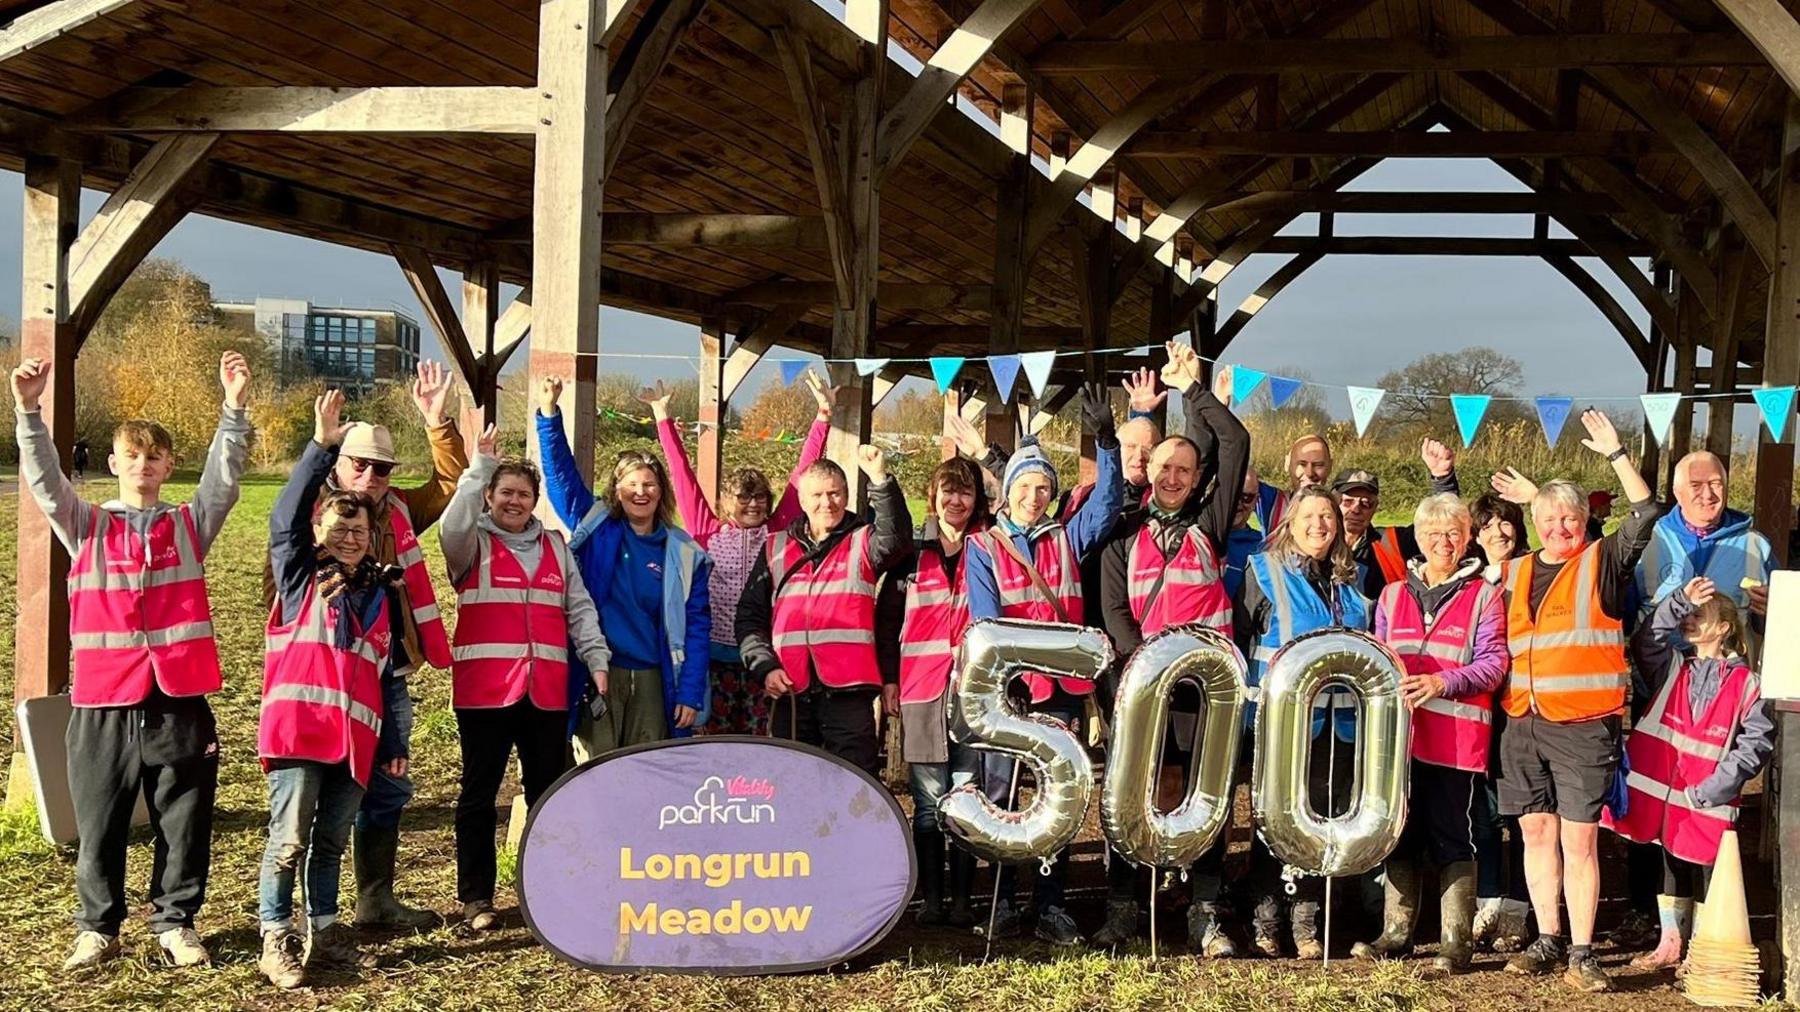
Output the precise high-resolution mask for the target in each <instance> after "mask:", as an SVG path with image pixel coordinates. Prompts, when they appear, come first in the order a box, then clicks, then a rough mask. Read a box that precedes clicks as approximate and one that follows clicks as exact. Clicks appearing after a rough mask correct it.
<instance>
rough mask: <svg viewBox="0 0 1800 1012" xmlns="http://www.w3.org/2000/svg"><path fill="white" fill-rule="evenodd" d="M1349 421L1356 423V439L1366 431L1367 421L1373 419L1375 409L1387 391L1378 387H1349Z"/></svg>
mask: <svg viewBox="0 0 1800 1012" xmlns="http://www.w3.org/2000/svg"><path fill="white" fill-rule="evenodd" d="M1348 389H1349V391H1350V420H1351V421H1353V422H1355V423H1356V435H1357V438H1358V439H1360V438H1362V434H1363V433H1364V432H1366V431H1368V428H1369V420H1370V419H1371V418H1374V417H1375V409H1376V408H1377V407H1379V406H1380V405H1381V399H1382V398H1383V397H1385V396H1387V391H1386V390H1383V389H1381V388H1380V387H1349V388H1348Z"/></svg>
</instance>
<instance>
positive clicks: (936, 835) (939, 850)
mask: <svg viewBox="0 0 1800 1012" xmlns="http://www.w3.org/2000/svg"><path fill="white" fill-rule="evenodd" d="M913 849H914V850H915V851H917V852H918V855H919V890H920V892H921V893H922V894H923V896H924V900H923V902H921V903H920V904H919V923H920V924H922V925H925V926H927V927H929V926H931V925H936V924H942V923H944V834H942V833H940V832H938V831H937V830H935V829H915V830H913Z"/></svg>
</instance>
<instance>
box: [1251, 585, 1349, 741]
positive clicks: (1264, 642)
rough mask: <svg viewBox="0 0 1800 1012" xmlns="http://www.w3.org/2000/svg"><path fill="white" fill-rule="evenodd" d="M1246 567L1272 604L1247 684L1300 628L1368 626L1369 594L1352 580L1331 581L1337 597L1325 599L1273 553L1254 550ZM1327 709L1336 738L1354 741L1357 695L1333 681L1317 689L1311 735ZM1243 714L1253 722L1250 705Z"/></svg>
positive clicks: (1321, 723)
mask: <svg viewBox="0 0 1800 1012" xmlns="http://www.w3.org/2000/svg"><path fill="white" fill-rule="evenodd" d="M1248 568H1249V571H1250V573H1251V575H1252V576H1253V578H1254V579H1255V580H1256V585H1257V588H1258V589H1259V590H1260V591H1261V592H1262V596H1263V597H1264V598H1265V599H1266V600H1268V601H1269V602H1270V603H1271V605H1273V607H1271V608H1270V609H1269V619H1268V623H1267V624H1266V625H1265V627H1264V628H1263V630H1262V635H1261V637H1260V638H1259V639H1258V640H1257V641H1256V646H1255V648H1254V649H1253V650H1252V651H1251V654H1250V671H1249V677H1248V679H1247V680H1248V681H1249V683H1250V685H1251V686H1253V687H1259V686H1261V685H1262V680H1263V672H1264V670H1266V669H1267V668H1268V666H1269V661H1270V660H1272V659H1273V658H1274V657H1275V654H1276V652H1277V651H1279V650H1280V649H1281V648H1282V647H1284V646H1287V644H1288V642H1289V641H1291V640H1293V639H1294V638H1295V637H1297V636H1299V635H1301V634H1303V633H1309V632H1314V631H1316V630H1319V629H1328V628H1331V627H1334V626H1336V627H1340V628H1344V629H1357V630H1363V631H1367V630H1368V628H1369V623H1370V621H1371V620H1372V618H1373V614H1372V609H1371V608H1370V607H1369V600H1368V598H1365V597H1363V596H1362V593H1361V592H1360V591H1359V590H1358V589H1357V586H1353V585H1351V584H1343V583H1340V584H1334V585H1333V589H1334V591H1335V596H1336V598H1337V600H1336V601H1334V602H1330V603H1327V602H1326V601H1325V600H1323V599H1322V598H1320V597H1319V592H1318V591H1316V590H1314V589H1313V585H1312V584H1311V583H1310V582H1309V581H1308V580H1307V579H1306V576H1305V574H1303V573H1301V571H1300V570H1299V569H1298V568H1297V567H1295V566H1293V565H1292V564H1289V563H1284V562H1280V561H1277V560H1276V559H1275V558H1274V557H1273V556H1270V555H1268V554H1266V553H1262V552H1259V553H1257V554H1255V555H1252V556H1250V559H1249V563H1248ZM1358 585H1360V584H1358ZM1290 626H1291V628H1290ZM1327 709H1330V710H1331V711H1332V716H1333V722H1334V723H1335V725H1336V729H1337V736H1338V740H1339V741H1355V740H1356V700H1355V697H1354V696H1353V695H1352V694H1351V692H1350V690H1348V689H1345V688H1342V687H1333V688H1329V689H1326V690H1325V692H1323V693H1322V694H1321V695H1320V697H1319V699H1318V701H1316V702H1315V703H1314V704H1313V734H1314V735H1317V734H1319V732H1321V731H1323V730H1324V729H1325V713H1326V710H1327ZM1244 717H1245V719H1246V720H1247V721H1249V722H1251V725H1252V726H1254V722H1255V719H1256V708H1255V706H1254V705H1252V706H1247V707H1245V708H1244Z"/></svg>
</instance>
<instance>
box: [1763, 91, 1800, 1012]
mask: <svg viewBox="0 0 1800 1012" xmlns="http://www.w3.org/2000/svg"><path fill="white" fill-rule="evenodd" d="M1797 173H1800V100H1797V99H1795V97H1794V96H1792V95H1790V96H1788V102H1787V110H1786V116H1785V118H1784V122H1783V129H1782V138H1781V168H1780V172H1779V175H1778V177H1777V181H1776V189H1777V197H1776V254H1777V255H1776V258H1775V264H1774V268H1773V270H1772V271H1771V273H1770V276H1769V311H1768V323H1767V330H1766V331H1765V339H1764V351H1763V382H1764V383H1768V384H1770V385H1772V386H1783V385H1787V384H1791V383H1800V178H1797ZM1793 428H1794V427H1793V426H1792V425H1791V424H1790V425H1789V426H1788V431H1787V434H1786V435H1787V440H1788V441H1785V442H1779V443H1777V442H1771V441H1770V440H1769V438H1768V430H1767V428H1766V427H1763V428H1760V430H1759V431H1760V432H1761V434H1762V442H1761V443H1760V444H1759V446H1758V447H1757V455H1756V515H1755V522H1756V527H1757V529H1758V530H1760V531H1762V533H1763V534H1764V535H1766V536H1767V537H1768V539H1769V543H1770V546H1771V551H1772V555H1773V559H1774V561H1775V563H1776V564H1782V563H1784V562H1785V561H1786V560H1787V552H1788V532H1789V530H1790V529H1791V527H1792V525H1793V506H1792V505H1791V504H1792V503H1793V495H1794V444H1793V442H1792V440H1793V438H1794V435H1793ZM1789 776H1797V777H1800V713H1797V712H1793V711H1790V710H1785V709H1784V710H1783V711H1782V713H1781V756H1780V764H1779V765H1778V767H1777V777H1776V781H1777V783H1778V784H1779V790H1780V796H1779V799H1778V801H1777V804H1778V805H1779V808H1780V813H1781V824H1780V837H1781V844H1780V852H1781V864H1780V867H1779V869H1778V871H1779V877H1780V881H1781V907H1780V922H1781V952H1782V955H1783V957H1784V959H1785V966H1784V977H1785V980H1786V985H1787V998H1788V1001H1789V1002H1790V1003H1791V1002H1794V1001H1796V1000H1800V784H1796V785H1792V786H1790V785H1789V784H1788V783H1787V778H1788V777H1789Z"/></svg>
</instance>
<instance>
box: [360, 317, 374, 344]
mask: <svg viewBox="0 0 1800 1012" xmlns="http://www.w3.org/2000/svg"><path fill="white" fill-rule="evenodd" d="M362 343H364V344H374V343H375V321H374V320H364V321H362Z"/></svg>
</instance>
